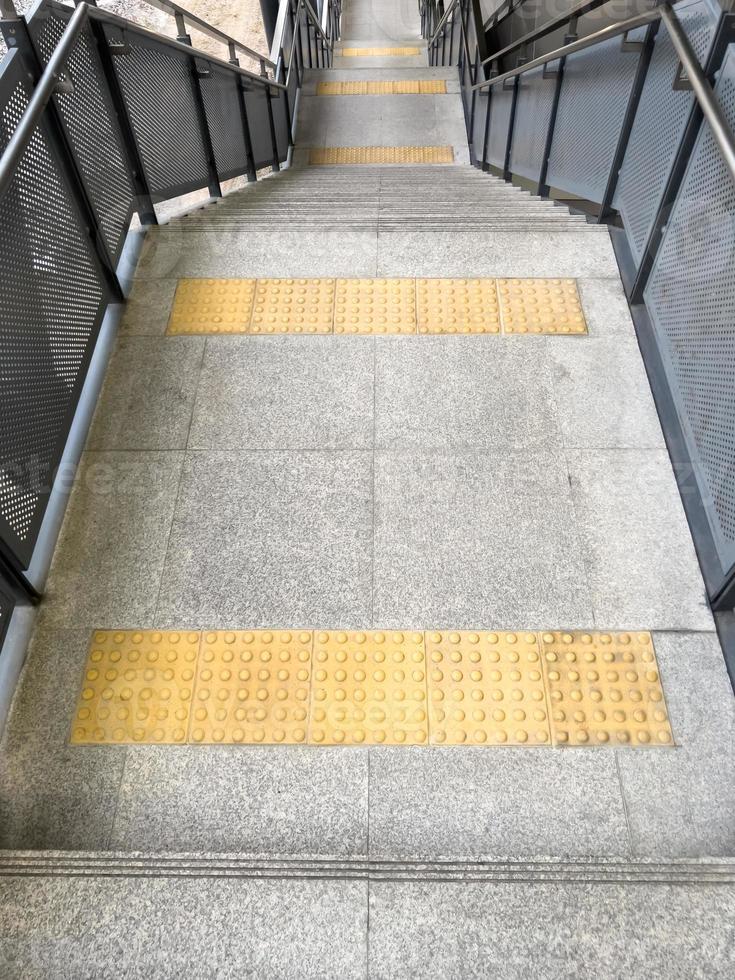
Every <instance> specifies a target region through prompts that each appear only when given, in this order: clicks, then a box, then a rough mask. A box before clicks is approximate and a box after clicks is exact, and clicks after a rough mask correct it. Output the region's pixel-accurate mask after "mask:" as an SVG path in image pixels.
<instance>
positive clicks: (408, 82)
mask: <svg viewBox="0 0 735 980" xmlns="http://www.w3.org/2000/svg"><path fill="white" fill-rule="evenodd" d="M316 94H317V95H446V94H447V83H446V82H445V81H444V80H443V79H434V78H430V79H408V78H407V79H403V80H396V81H377V80H376V81H366V82H319V84H318V85H317V87H316Z"/></svg>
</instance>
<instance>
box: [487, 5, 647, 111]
mask: <svg viewBox="0 0 735 980" xmlns="http://www.w3.org/2000/svg"><path fill="white" fill-rule="evenodd" d="M662 9H663V8H662V7H655V8H654V9H653V10H647V11H646V12H645V13H643V14H637V15H636V16H635V17H631V18H629V19H628V20H624V21H621V22H620V23H619V24H612V25H611V26H610V27H603V28H602V30H599V31H597V32H596V33H595V34H589V35H588V36H587V37H583V38H580V40H579V41H572V43H571V44H565V45H564V46H563V47H561V48H556V50H554V51H550V52H549V53H548V54H542V55H540V56H539V57H538V58H534V59H533V61H527V62H526V63H525V64H523V65H518V66H517V67H516V68H511V69H510V70H509V71H504V72H503V73H502V74H500V75H496V76H495V77H494V78H486V79H485V80H484V81H482V82H477V83H476V84H475V85H473V86H471V88H470V91H471V92H474V91H475V89H480V88H485V87H486V86H488V85H497V84H499V83H500V82H504V81H505V80H506V79H508V78H515V76H516V75H522V74H523V72H526V71H530V70H531V69H532V68H539V67H540V66H541V65H548V64H549V62H550V61H558V60H559V59H560V58H564V57H566V56H567V55H570V54H574V53H575V52H576V51H583V50H584V49H585V48H591V47H593V46H594V45H595V44H600V43H602V42H603V41H607V40H609V39H610V38H611V37H617V36H618V35H620V34H627V33H628V31H632V30H634V29H635V28H636V27H645V25H646V24H652V23H653V22H654V21H657V20H660V19H661V10H662ZM493 60H495V59H493ZM483 64H485V62H483Z"/></svg>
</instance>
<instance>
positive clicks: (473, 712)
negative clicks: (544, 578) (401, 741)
mask: <svg viewBox="0 0 735 980" xmlns="http://www.w3.org/2000/svg"><path fill="white" fill-rule="evenodd" d="M426 657H427V663H428V677H429V717H430V732H431V742H432V743H434V744H437V745H463V744H468V745H549V744H550V743H551V733H550V731H549V718H548V707H547V703H546V694H545V688H544V679H543V673H542V668H541V657H540V653H539V644H538V637H537V634H536V633H480V632H442V633H439V632H436V633H431V632H429V633H427V634H426Z"/></svg>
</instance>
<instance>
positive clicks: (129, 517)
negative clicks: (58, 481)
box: [45, 452, 184, 629]
mask: <svg viewBox="0 0 735 980" xmlns="http://www.w3.org/2000/svg"><path fill="white" fill-rule="evenodd" d="M183 459H184V457H183V453H179V452H168V453H157V452H144V453H132V452H131V453H127V452H125V453H122V452H112V453H85V454H84V456H83V458H82V462H81V464H80V466H79V469H78V471H77V474H76V478H75V483H74V489H73V491H72V494H71V499H70V501H69V506H68V508H67V512H66V517H65V519H64V525H63V528H62V531H61V535H60V539H59V543H58V545H57V548H56V553H55V556H54V562H53V565H52V567H51V573H50V576H49V581H48V586H47V589H46V599H45V614H46V616H47V617H48V619H49V621H52V622H53V623H54V624H55V625H56V626H60V627H74V628H89V629H92V628H94V627H101V628H107V627H109V628H113V627H132V626H140V627H145V626H148V625H151V620H152V617H153V612H154V609H155V605H156V596H157V594H158V587H159V582H160V577H161V569H162V567H163V559H164V554H165V550H166V543H167V540H168V535H169V530H170V527H171V520H172V518H173V511H174V504H175V501H176V494H177V489H178V484H179V477H180V474H181V467H182V464H183Z"/></svg>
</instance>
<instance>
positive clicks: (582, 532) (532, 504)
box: [0, 0, 735, 978]
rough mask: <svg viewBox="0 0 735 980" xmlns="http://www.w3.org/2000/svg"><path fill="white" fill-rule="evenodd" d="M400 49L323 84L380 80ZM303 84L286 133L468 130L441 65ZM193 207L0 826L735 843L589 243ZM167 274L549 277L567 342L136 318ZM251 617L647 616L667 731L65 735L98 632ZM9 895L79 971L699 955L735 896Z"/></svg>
mask: <svg viewBox="0 0 735 980" xmlns="http://www.w3.org/2000/svg"><path fill="white" fill-rule="evenodd" d="M417 34H418V14H417V9H416V3H415V0H400V2H397V0H394V2H389V0H372V2H367V0H348V2H347V3H346V5H345V17H344V29H343V37H344V39H345V43H347V42H351V41H354V42H355V43H356V44H358V45H365V46H367V45H368V44H371V43H379V44H388V43H390V44H395V43H397V44H401V45H403V44H408V43H415V44H420V43H421V41H420V38H419V37H418V36H417ZM394 60H396V59H391V60H390V62H388V60H387V59H385V60H382V61H379V62H376V63H375V65H373V64H370V63H369V62H371V61H372V59H359V63H357V62H358V59H346V58H344V59H338V67H339V68H340V76H339V77H342V78H356V77H361V73H362V77H365V76H369V77H379V76H378V74H377V71H376V69H377V68H379V69H380V71H381V73H382V74H383V75H385V74H386V73H387V74H389V75H391V76H395V77H400V76H399V75H398V74H397V72H396V69H399V68H400V69H401V73H402V74H403V75H404V76H405V75H406V74H410V72H406V71H405V68H409V69H410V68H413V67H414V65H413V63H411V64H408V65H405V66H403V61H404V59H397V61H398V62H401V64H394ZM415 60H416V64H417V65H419V64H423V65H424V66H425V65H426V58H425V55H423V56H422V57H421V58H419V59H415ZM426 71H427V70H426V69H425V68H424V72H425V73H426ZM311 81H312V82H313V81H315V80H314V79H312V80H311ZM309 84H311V82H310V83H309ZM312 92H314V88H313V87H311V88H309V87H307V88H306V89H305V91H304V95H303V97H302V112H303V116H302V117H301V120H300V126H301V129H300V139H299V146H301V147H308V146H309V145H328V144H332V145H349V144H350V143H351V142H353V141H355V140H357V141H358V142H360V143H362V142H364V143H375V144H378V145H379V144H381V143H385V144H386V145H391V144H395V143H412V142H414V141H415V142H425V143H434V142H437V143H440V142H449V143H453V144H454V145H455V146H456V147H457V151H458V159H461V153H466V142H465V139H464V131H463V125H462V118H461V106H460V102H459V96H458V94H457V90H456V86H452V85H450V88H449V94H447V95H446V96H430V97H421V96H416V97H399V96H390V97H384V98H380V97H363V98H352V97H341V98H334V99H332V98H317V97H316V96H315V95H313V94H310V93H312ZM404 100H405V101H404ZM422 100H425V101H422ZM368 103H370V104H368ZM373 103H374V104H373ZM322 107H323V108H322ZM427 114H428V115H427ZM429 117H430V118H429ZM409 122H410V125H409ZM407 125H408V126H409V128H408V129H407V128H406V127H407ZM411 127H414V128H411ZM414 129H415V131H414ZM358 169H359V168H358ZM473 172H474V171H473ZM292 176H293V175H291V176H289V175H286V176H285V177H283V178H278V177H275V178H273V179H272V182H271V180H270V179H269V181H268V182H266V184H264V185H262V187H266V190H267V188H268V187H272V188H273V193H276V192H277V188H278V182H279V180H286V179H291V177H292ZM334 179H343V178H342V176H341V175H340V174H339V173H337V172H336V171H335V173H334ZM347 179H349V180H353V181H354V182H357V185H359V181H360V179H361V178H360V175H359V173H356V174H355V176H354V178H351V177H348V178H347ZM421 179H423V178H421V177H420V176H417V180H421ZM477 179H478V180H482V181H485V182H487V186H488V187H491V186H492V185H493V183H494V178H492V177H489V176H486V177H480V175H479V174H478V175H477ZM262 187H261V189H260V190H261V191H262ZM249 193H250V190H245V191H244V192H242V195H243V199H246V198H247V195H248V194H249ZM269 193H270V192H269ZM436 193H437V194H440V193H441V191H437V192H436ZM266 197H267V194H266ZM232 200H234V198H233V199H232ZM529 201H530V198H529ZM222 206H223V207H227V203H225V205H222ZM218 207H219V206H218ZM422 207H423V208H424V209H430V208H431V199H428V200H424V201H423V203H422ZM519 207H520V205H519ZM209 213H210V212H205V214H209ZM217 213H218V212H217V210H216V209H214V210H213V211H212V213H211V218H209V219H208V221H209V222H210V223H209V224H208V225H207V227H206V228H204V229H202V228H201V227H198V226H197V225H192V226H191V228H188V227H187V225H186V222H178V223H177V222H173V223H172V224H171V225H169V226H164V227H162V228H161V229H159V230H158V231H157V232H156V233H155V234H152V235H150V236H149V239H148V242H147V247H146V251H145V254H144V256H143V259H142V261H141V264H140V266H139V269H138V279H137V282H136V286H135V290H134V293H133V296H132V299H131V302H130V304H129V306H128V309H127V312H126V315H125V320H124V323H123V325H122V328H121V332H120V337H119V342H118V346H117V349H116V351H115V353H114V355H113V358H112V362H111V365H110V370H109V373H108V377H107V381H106V384H105V388H104V392H103V395H102V398H101V400H100V404H99V407H98V410H97V414H96V417H95V421H94V425H93V428H92V430H91V433H90V436H89V440H88V443H87V450H86V452H85V454H84V458H83V460H82V465H81V467H80V470H79V473H78V476H77V479H76V482H75V487H74V490H73V493H72V496H71V501H70V506H69V509H68V513H67V517H66V521H65V524H64V529H63V533H62V538H61V540H60V543H59V547H58V550H57V553H56V557H55V561H54V566H53V570H52V574H51V579H50V583H49V590H48V599H47V601H46V602H45V603H44V606H43V608H42V611H41V614H40V616H39V620H38V625H37V628H36V631H35V635H34V638H33V641H32V644H31V648H30V651H29V656H28V660H27V664H26V667H25V670H24V673H23V676H22V681H21V684H20V687H19V690H18V692H17V695H16V699H15V703H14V708H13V712H12V714H11V717H10V720H9V723H8V726H7V729H6V731H5V734H4V739H3V742H2V748H1V749H0V846H2V847H3V848H5V849H9V850H20V849H43V850H47V849H54V848H56V849H60V850H75V849H76V850H84V851H97V850H99V851H107V850H111V849H114V850H120V851H127V850H136V851H155V852H230V853H259V854H264V855H271V856H275V855H289V856H292V857H298V856H306V855H311V856H321V857H344V858H361V857H369V858H373V859H391V860H403V861H405V860H408V859H412V858H420V859H425V860H437V859H440V858H447V857H452V858H487V859H499V858H508V857H512V858H515V859H531V858H536V857H544V858H554V859H557V860H561V861H564V860H568V859H570V858H613V859H626V860H631V859H634V860H637V859H656V860H660V861H670V860H680V859H684V858H702V857H717V858H732V857H733V855H734V854H735V826H734V821H733V813H734V812H735V770H734V767H733V758H735V754H734V753H733V749H734V748H735V710H734V704H735V702H734V701H733V697H732V690H731V688H730V685H729V682H728V678H727V675H726V672H725V667H724V662H723V659H722V654H721V651H720V648H719V644H718V641H717V637H716V634H715V632H714V626H713V622H712V618H711V615H710V613H709V611H708V607H707V603H706V600H705V594H704V586H703V583H702V580H701V576H700V573H699V569H698V565H697V561H696V557H695V554H694V548H693V545H692V542H691V538H690V535H689V531H688V528H687V524H686V520H685V517H684V513H683V509H682V506H681V502H680V499H679V496H678V492H677V487H676V482H675V479H674V475H673V473H672V470H671V466H670V462H669V458H668V454H667V452H666V449H665V446H664V442H663V438H662V434H661V430H660V427H659V424H658V419H657V416H656V412H655V407H654V405H653V401H652V397H651V394H650V390H649V388H648V383H647V379H646V375H645V370H644V367H643V364H642V361H641V357H640V354H639V350H638V346H637V342H636V338H635V333H634V329H633V326H632V323H631V320H630V317H629V314H628V309H627V305H626V302H625V298H624V294H623V291H622V286H621V283H620V280H619V276H618V271H617V266H616V264H615V260H614V257H613V253H612V249H611V246H610V242H609V238H608V235H607V233H606V232H604V231H594V232H593V233H592V232H590V231H588V230H587V229H586V228H574V227H572V226H570V227H569V228H566V227H565V228H564V230H560V231H554V230H549V229H545V228H541V230H536V231H533V230H524V231H522V232H520V231H516V232H514V231H504V232H490V231H476V232H473V233H471V234H468V233H467V232H466V231H462V230H459V229H457V228H453V227H452V225H451V223H450V224H449V225H448V227H449V229H450V230H447V231H444V232H439V231H435V232H426V231H401V230H392V231H387V230H381V229H380V227H379V226H378V222H377V219H376V222H375V226H374V227H364V228H363V229H362V230H360V231H348V232H340V231H339V219H337V218H335V219H334V220H332V221H331V222H330V217H329V215H328V214H326V215H325V216H324V223H325V225H326V226H328V228H329V230H323V229H321V228H320V227H319V226H318V225H315V226H314V227H303V228H301V229H299V230H293V229H291V228H286V227H281V228H276V229H275V230H273V231H271V232H270V233H268V234H265V233H262V232H255V233H253V232H251V231H248V225H247V219H244V220H243V226H242V228H241V230H239V231H237V230H235V231H232V230H229V231H228V232H227V234H226V235H218V233H217ZM526 220H528V222H529V223H530V222H531V218H530V217H529V218H528V219H526ZM184 275H187V276H191V275H193V276H221V277H228V276H240V277H250V276H280V277H287V276H320V275H328V276H334V275H350V276H357V275H362V276H374V275H381V276H414V275H418V276H440V275H448V276H478V275H482V276H488V275H489V276H493V275H511V276H520V277H522V276H574V277H575V278H578V280H579V287H580V293H581V297H582V302H583V307H584V311H585V314H586V317H587V320H588V324H589V336H588V337H582V338H569V337H519V338H515V337H503V338H499V337H493V336H488V337H480V336H476V337H459V338H457V337H446V338H445V337H431V338H428V337H406V338H370V337H367V338H366V337H357V338H340V337H306V338H305V337H280V338H254V337H247V336H231V337H208V338H205V337H176V338H168V337H164V336H163V333H164V330H165V327H166V322H167V319H168V314H169V310H170V306H171V302H172V298H173V293H174V289H175V285H176V278H177V277H178V276H184ZM274 625H277V626H284V627H288V626H304V627H324V628H336V627H342V628H350V627H354V628H358V627H359V628H368V627H372V626H376V627H391V626H396V627H398V626H400V627H404V628H416V629H423V628H430V627H438V628H441V627H457V628H461V627H466V628H475V629H492V628H528V629H542V628H560V627H567V628H588V629H650V630H652V631H653V632H654V642H655V644H656V649H657V653H658V658H659V663H660V667H661V673H662V677H663V683H664V689H665V691H666V694H667V698H668V706H669V710H670V715H671V720H672V726H673V730H674V735H675V738H676V742H677V747H676V748H675V749H672V750H667V751H655V750H653V751H630V750H628V751H626V750H617V751H612V750H605V751H594V750H585V749H581V750H569V751H563V750H560V751H550V750H544V749H539V750H534V749H461V750H459V751H458V750H455V749H449V748H445V749H442V748H431V749H403V748H396V749H391V748H380V747H378V748H370V749H349V750H347V749H339V748H337V749H326V748H311V747H269V748H256V747H215V746H212V747H191V746H189V747H185V746H182V747H146V746H131V747H70V746H69V745H68V734H69V726H70V721H71V715H72V711H73V708H74V703H75V697H76V693H77V690H78V685H79V681H80V673H81V670H82V667H83V664H84V661H85V657H86V652H87V643H88V639H89V633H90V630H91V629H92V628H94V627H101V628H105V627H107V628H113V627H117V628H133V627H140V628H148V627H160V628H179V627H182V628H186V627H191V628H199V627H212V628H218V627H232V628H246V627H264V626H274ZM3 901H4V902H5V903H6V906H5V907H6V909H9V912H5V913H3V912H0V973H3V975H7V976H24V977H25V976H48V975H60V967H59V964H61V963H62V962H63V963H64V969H65V970H66V974H65V975H69V976H81V975H87V974H88V975H90V976H97V975H102V974H101V972H100V971H101V969H102V966H101V964H104V963H105V962H109V960H108V959H106V958H107V957H109V956H112V955H118V956H119V955H121V953H120V950H121V948H125V949H126V953H127V952H129V949H128V948H131V949H132V950H133V953H130V956H131V959H130V964H131V966H130V969H129V971H128V972H127V973H126V974H125V975H126V976H138V975H141V976H143V975H145V976H149V977H150V976H159V975H160V976H169V975H170V976H175V975H177V973H178V975H181V971H182V970H183V966H182V963H186V965H187V974H188V975H191V976H194V975H197V976H198V975H215V974H216V975H217V976H234V975H237V976H242V975H243V974H244V973H245V974H247V973H248V971H249V972H251V973H252V974H253V975H257V976H259V977H263V976H293V975H297V974H298V975H300V976H312V975H314V976H316V975H320V976H337V975H339V976H342V977H347V976H363V975H365V973H366V971H368V970H369V974H370V976H372V977H383V976H385V977H395V976H417V975H425V976H437V977H448V976H458V975H462V976H470V975H472V976H475V975H476V976H481V975H482V976H487V975H495V976H503V977H516V976H519V977H520V976H529V975H536V976H549V977H551V976H582V975H585V976H586V975H593V974H595V975H598V976H601V977H602V976H604V977H608V976H609V977H613V976H625V977H628V978H629V977H638V976H641V977H642V976H661V977H667V978H668V977H674V976H682V977H687V978H689V977H694V976H707V977H716V976H728V975H731V974H732V970H733V959H732V957H733V948H735V944H733V943H732V937H731V938H730V943H729V947H728V945H727V942H726V941H725V939H726V932H727V930H726V927H725V925H724V921H725V920H726V916H727V914H728V913H729V915H730V920H731V921H732V912H733V903H734V902H735V892H734V891H733V889H732V888H730V889H728V888H723V887H719V886H710V885H699V886H696V887H695V886H691V887H689V888H687V890H686V891H685V890H684V888H683V886H678V885H669V884H667V885H657V884H655V883H651V882H649V883H648V884H646V885H640V886H638V885H636V886H625V885H622V884H610V883H607V884H597V885H595V884H586V885H578V884H577V885H575V884H571V883H568V882H567V883H565V882H564V881H557V882H555V883H552V884H546V885H544V884H540V883H538V882H537V883H536V884H527V885H520V884H519V883H517V882H516V883H511V884H504V885H502V886H501V885H497V884H494V885H479V884H476V885H460V884H457V883H442V884H438V883H433V884H432V883H423V884H417V883H415V882H414V883H411V884H401V883H398V882H383V883H380V882H372V883H367V882H360V881H349V880H342V881H331V882H294V881H276V882H266V883H264V882H260V881H259V882H252V881H246V882H223V881H213V882H208V883H202V881H201V880H198V881H197V882H193V881H186V882H182V881H172V880H167V879H161V880H158V879H157V880H147V881H145V882H141V881H140V880H138V879H124V880H114V881H107V882H106V881H104V880H102V879H96V878H92V879H90V880H86V881H84V882H83V883H76V884H75V879H54V878H48V879H42V880H40V884H39V883H38V881H36V880H30V881H29V880H24V879H21V878H12V877H11V878H6V879H2V881H1V882H0V903H2V902H3ZM131 903H132V906H133V911H130V908H131ZM101 907H104V908H105V909H106V910H107V911H106V912H105V916H106V918H107V920H108V921H109V922H111V923H112V924H113V925H112V926H111V928H110V929H109V930H108V931H107V932H106V933H105V934H104V935H103V936H102V937H98V938H97V939H89V940H86V939H85V940H82V938H81V936H82V935H83V934H85V932H86V931H87V927H86V925H85V923H86V922H87V915H88V910H89V909H99V908H101ZM223 908H226V909H227V912H226V914H225V913H222V915H224V918H222V917H219V918H218V913H217V911H216V910H218V909H223ZM143 909H144V910H145V914H144V913H143V912H142V911H141V910H143ZM208 910H212V911H211V916H214V919H211V916H210V911H208ZM368 910H369V911H368ZM552 917H553V921H554V923H555V925H554V928H553V929H551V930H550V927H549V925H548V923H549V920H551V919H552ZM210 919H211V921H210ZM215 919H216V922H215ZM368 919H369V923H370V938H369V943H368V938H367V925H368ZM23 923H25V924H23ZM59 929H64V930H66V932H67V933H68V934H69V935H75V936H77V937H78V943H77V945H76V946H75V947H74V946H73V945H72V947H70V948H69V950H68V952H67V954H61V953H59V949H60V947H59V946H58V945H57V944H55V943H51V944H50V945H49V942H50V940H49V937H51V936H54V935H57V934H58V930H59ZM192 930H193V931H192ZM228 930H229V931H228ZM154 934H155V935H156V937H158V938H157V939H156V943H158V941H159V938H160V936H161V935H164V936H165V937H166V938H165V940H164V941H163V942H162V945H161V950H160V954H159V953H156V956H155V957H154V956H153V954H152V953H151V952H150V950H149V949H148V946H149V944H150V942H151V936H152V935H154ZM213 936H214V937H216V941H214V947H213V938H212V937H213ZM253 936H256V937H257V941H256V939H253V938H252V937H253ZM182 937H183V938H182ZM225 937H226V938H225ZM611 937H614V938H612V939H611ZM606 942H607V943H611V944H612V945H611V946H610V947H608V946H606V945H605V944H606ZM85 943H86V945H85ZM177 943H178V945H177ZM197 944H200V945H201V946H202V947H204V946H206V947H207V949H208V952H209V954H210V955H212V956H213V957H214V958H213V959H212V960H211V962H210V963H209V964H208V969H209V967H211V969H209V972H207V971H205V970H203V969H202V972H201V973H197V972H196V969H195V970H194V971H193V972H192V970H191V964H192V962H194V961H195V960H196V957H197V954H196V947H197ZM368 945H369V950H368ZM213 948H214V952H212V950H213ZM74 950H76V951H74ZM116 950H117V952H115V951H116ZM182 950H183V951H184V952H182ZM233 950H236V951H235V952H233ZM184 953H185V954H186V957H188V959H186V958H184V959H182V957H184ZM226 953H227V955H226ZM230 954H231V955H230ZM613 954H614V955H613ZM63 955H67V957H68V958H67V960H63ZM75 955H76V956H79V957H81V959H78V960H74V958H73V957H74V956H75ZM54 956H57V957H61V958H57V959H56V960H54ZM85 957H86V958H85ZM94 957H99V960H98V965H100V969H99V971H98V972H95V969H94V968H93V966H92V965H90V964H93V962H94ZM156 957H158V958H156ZM537 957H540V958H541V959H539V961H538V962H537V961H536V958H537ZM543 957H546V958H545V959H543ZM615 957H618V958H617V959H616V958H615ZM703 957H704V959H703ZM31 964H35V965H34V966H33V967H32V966H31ZM82 964H83V965H82ZM214 964H216V966H217V969H216V970H215V969H214ZM34 971H35V972H34ZM85 971H86V972H85Z"/></svg>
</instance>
